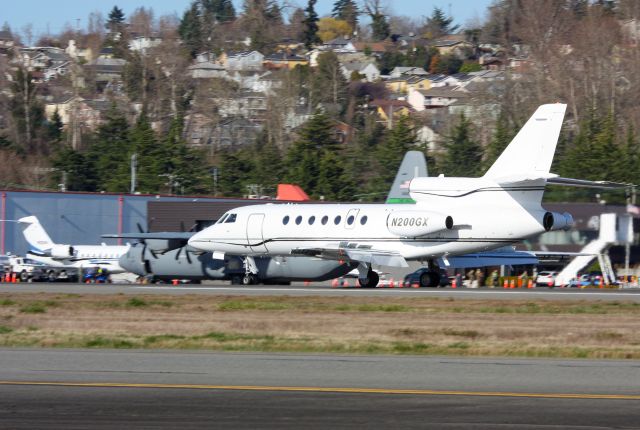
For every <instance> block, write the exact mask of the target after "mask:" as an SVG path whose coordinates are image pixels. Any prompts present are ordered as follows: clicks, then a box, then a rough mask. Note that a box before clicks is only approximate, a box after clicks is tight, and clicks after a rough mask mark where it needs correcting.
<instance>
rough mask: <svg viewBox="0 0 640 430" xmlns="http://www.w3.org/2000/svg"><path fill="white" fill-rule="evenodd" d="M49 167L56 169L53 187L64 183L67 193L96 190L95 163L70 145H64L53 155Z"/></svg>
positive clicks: (87, 155)
mask: <svg viewBox="0 0 640 430" xmlns="http://www.w3.org/2000/svg"><path fill="white" fill-rule="evenodd" d="M51 165H52V166H53V167H54V168H55V169H56V172H55V175H54V180H55V183H54V184H53V185H57V184H60V183H62V182H63V181H64V183H65V188H66V189H67V190H68V191H88V192H94V191H97V190H98V188H97V185H98V178H97V175H96V169H95V163H94V162H93V160H92V158H91V156H90V155H89V154H84V153H82V152H80V151H76V150H74V149H73V148H72V147H71V146H70V145H64V146H62V147H61V148H60V149H58V150H57V151H56V152H55V153H54V155H53V157H52V159H51Z"/></svg>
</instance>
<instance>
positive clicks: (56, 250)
mask: <svg viewBox="0 0 640 430" xmlns="http://www.w3.org/2000/svg"><path fill="white" fill-rule="evenodd" d="M51 256H52V257H53V258H69V257H73V246H71V245H55V246H54V247H53V248H51Z"/></svg>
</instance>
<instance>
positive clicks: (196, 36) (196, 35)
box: [178, 0, 203, 58]
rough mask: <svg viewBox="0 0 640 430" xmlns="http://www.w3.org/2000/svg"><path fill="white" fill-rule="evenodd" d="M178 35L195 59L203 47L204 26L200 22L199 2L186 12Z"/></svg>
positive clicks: (194, 2) (194, 3)
mask: <svg viewBox="0 0 640 430" xmlns="http://www.w3.org/2000/svg"><path fill="white" fill-rule="evenodd" d="M178 33H179V34H180V38H181V39H182V41H183V43H184V44H185V46H186V47H187V48H188V49H189V53H190V54H191V56H192V57H194V58H195V56H196V54H198V53H199V52H200V50H201V47H202V40H203V37H202V24H201V22H200V9H199V8H198V3H197V1H195V0H194V1H193V2H192V3H191V7H190V8H189V9H187V10H186V11H185V12H184V15H182V20H181V21H180V27H179V28H178Z"/></svg>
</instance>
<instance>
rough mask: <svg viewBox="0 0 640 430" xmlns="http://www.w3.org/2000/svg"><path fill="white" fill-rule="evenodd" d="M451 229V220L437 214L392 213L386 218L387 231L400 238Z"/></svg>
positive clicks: (424, 212)
mask: <svg viewBox="0 0 640 430" xmlns="http://www.w3.org/2000/svg"><path fill="white" fill-rule="evenodd" d="M452 228H453V218H451V216H449V215H444V214H441V213H438V212H429V211H394V212H392V213H391V214H389V217H388V218H387V229H389V232H391V233H392V234H395V235H397V236H401V237H418V236H425V235H427V234H431V233H437V232H439V231H443V230H451V229H452Z"/></svg>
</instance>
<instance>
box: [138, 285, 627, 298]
mask: <svg viewBox="0 0 640 430" xmlns="http://www.w3.org/2000/svg"><path fill="white" fill-rule="evenodd" d="M133 288H136V289H140V290H145V289H146V290H168V289H177V290H180V291H184V290H193V291H247V292H304V293H309V292H313V291H319V292H329V291H330V292H335V293H347V292H349V293H358V292H361V291H366V292H373V291H375V292H380V293H393V292H395V291H397V290H402V291H409V292H411V293H418V294H512V295H513V294H521V295H527V294H529V293H530V294H538V295H554V296H557V295H571V296H574V297H575V296H598V297H606V296H612V297H624V296H631V297H638V293H597V292H589V291H585V292H568V291H553V292H551V291H540V292H535V291H487V290H480V291H471V290H456V291H453V290H425V289H417V288H416V289H412V288H376V289H367V288H342V289H335V288H334V289H330V288H326V289H324V288H270V287H249V288H247V287H240V288H234V287H133Z"/></svg>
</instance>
